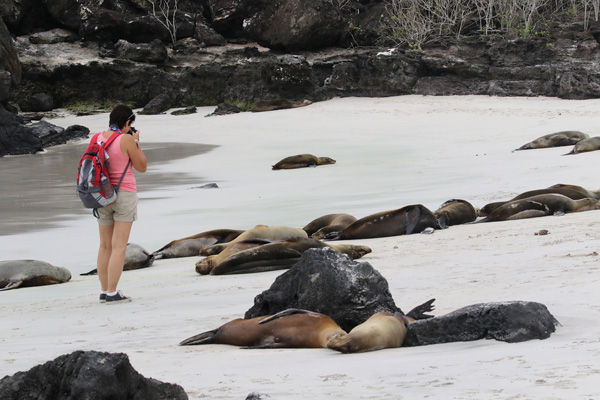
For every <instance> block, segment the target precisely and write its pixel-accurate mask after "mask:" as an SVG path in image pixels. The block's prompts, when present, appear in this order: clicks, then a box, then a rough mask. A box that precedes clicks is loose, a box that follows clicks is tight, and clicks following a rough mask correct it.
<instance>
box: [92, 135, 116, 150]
mask: <svg viewBox="0 0 600 400" xmlns="http://www.w3.org/2000/svg"><path fill="white" fill-rule="evenodd" d="M101 134H102V132H100V133H97V134H96V135H95V136H94V137H93V138H92V143H96V142H97V141H98V136H100V135H101ZM122 134H123V132H121V131H115V132H114V133H113V134H112V135H110V137H109V138H108V139H106V141H105V142H104V148H105V149H106V148H108V146H110V144H111V143H112V142H114V141H115V140H116V139H117V138H118V137H119V136H121V135H122Z"/></svg>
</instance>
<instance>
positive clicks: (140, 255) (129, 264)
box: [79, 243, 155, 276]
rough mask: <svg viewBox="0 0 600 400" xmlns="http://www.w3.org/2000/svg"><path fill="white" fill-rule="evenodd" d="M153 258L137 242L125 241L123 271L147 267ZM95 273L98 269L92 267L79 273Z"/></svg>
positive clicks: (152, 255)
mask: <svg viewBox="0 0 600 400" xmlns="http://www.w3.org/2000/svg"><path fill="white" fill-rule="evenodd" d="M154 259H155V257H154V254H150V253H148V251H147V250H146V249H144V248H143V247H142V246H140V245H139V244H135V243H127V248H126V249H125V260H124V261H123V271H133V270H136V269H142V268H148V267H149V266H151V265H152V264H153V263H154ZM97 274H98V270H97V269H96V268H94V269H93V270H91V271H90V272H86V273H83V274H79V275H82V276H85V275H97Z"/></svg>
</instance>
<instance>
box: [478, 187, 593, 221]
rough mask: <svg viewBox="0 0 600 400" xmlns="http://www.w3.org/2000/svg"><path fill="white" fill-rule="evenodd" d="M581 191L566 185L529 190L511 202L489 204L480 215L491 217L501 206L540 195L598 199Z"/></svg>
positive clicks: (482, 208) (480, 210)
mask: <svg viewBox="0 0 600 400" xmlns="http://www.w3.org/2000/svg"><path fill="white" fill-rule="evenodd" d="M581 189H582V190H577V189H575V188H570V187H568V186H567V185H565V186H558V185H555V186H552V187H549V188H546V189H537V190H529V191H527V192H523V193H521V194H518V195H517V196H515V197H513V198H512V199H510V200H506V201H495V202H493V203H488V204H486V205H485V206H483V207H481V208H480V209H479V213H478V215H479V216H480V217H485V216H487V215H490V214H491V213H492V212H493V211H494V210H495V209H497V208H498V207H500V206H503V205H504V204H506V203H510V202H511V201H515V200H520V199H526V198H528V197H532V196H537V195H540V194H562V195H563V196H567V197H568V198H570V199H572V200H579V199H585V198H586V197H590V198H597V197H595V195H593V194H592V193H591V192H589V191H586V190H585V189H583V188H581ZM584 191H586V192H588V193H589V195H586V194H585V192H584Z"/></svg>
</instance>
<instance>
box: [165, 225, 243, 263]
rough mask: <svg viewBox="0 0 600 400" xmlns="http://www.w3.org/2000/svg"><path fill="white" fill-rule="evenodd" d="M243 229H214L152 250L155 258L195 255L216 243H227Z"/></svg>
mask: <svg viewBox="0 0 600 400" xmlns="http://www.w3.org/2000/svg"><path fill="white" fill-rule="evenodd" d="M243 232H244V231H243V230H237V229H215V230H212V231H206V232H201V233H198V234H197V235H193V236H188V237H185V238H183V239H177V240H173V241H172V242H170V243H168V244H166V245H164V246H163V247H162V248H160V249H158V250H157V251H155V252H154V257H155V258H156V259H161V258H177V257H192V256H197V255H198V254H199V253H200V251H201V250H202V249H204V248H206V247H208V246H211V245H214V244H217V243H228V242H230V241H232V240H233V239H235V238H237V237H238V236H239V235H240V234H241V233H243Z"/></svg>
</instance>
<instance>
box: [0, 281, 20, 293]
mask: <svg viewBox="0 0 600 400" xmlns="http://www.w3.org/2000/svg"><path fill="white" fill-rule="evenodd" d="M22 284H23V281H22V280H21V281H12V282H9V283H8V285H6V286H4V287H3V288H2V289H0V292H1V291H3V290H11V289H16V288H18V287H19V286H21V285H22Z"/></svg>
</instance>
